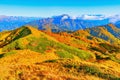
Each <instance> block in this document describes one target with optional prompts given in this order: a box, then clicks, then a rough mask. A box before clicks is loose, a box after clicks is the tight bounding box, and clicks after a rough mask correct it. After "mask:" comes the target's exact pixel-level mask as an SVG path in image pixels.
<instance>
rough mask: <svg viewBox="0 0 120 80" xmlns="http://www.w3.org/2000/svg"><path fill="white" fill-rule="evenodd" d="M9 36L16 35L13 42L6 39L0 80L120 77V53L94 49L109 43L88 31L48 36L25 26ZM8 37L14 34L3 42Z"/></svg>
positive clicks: (2, 54)
mask: <svg viewBox="0 0 120 80" xmlns="http://www.w3.org/2000/svg"><path fill="white" fill-rule="evenodd" d="M26 31H27V32H26ZM13 33H14V34H13ZM26 33H27V34H26ZM9 34H12V38H11V39H12V42H10V41H9V43H6V40H5V41H4V42H5V43H6V45H5V46H4V47H3V48H2V49H1V52H0V53H1V54H0V66H2V67H0V79H9V80H10V79H11V80H14V79H18V80H19V79H25V80H27V79H36V80H39V79H41V80H42V79H47V80H50V79H53V80H66V79H70V80H77V79H78V80H79V79H83V80H89V79H93V80H100V79H101V80H102V79H110V80H111V79H112V80H115V79H119V77H120V75H119V74H120V70H118V69H119V67H120V65H119V63H117V62H119V60H118V59H116V57H115V56H116V53H112V55H109V53H108V54H103V53H99V54H98V52H99V51H96V50H94V51H96V52H97V53H95V52H94V51H92V50H90V47H91V45H92V46H98V47H100V45H99V44H100V43H106V41H105V40H102V39H100V38H96V37H93V36H91V35H90V34H89V33H88V32H85V31H80V32H79V31H78V32H76V33H73V34H67V33H60V34H53V33H46V34H45V33H43V32H41V31H38V30H36V29H34V28H32V27H22V28H19V29H17V30H14V31H10V32H9ZM47 34H48V35H50V36H48V35H47ZM81 34H82V36H81ZM83 35H84V36H83ZM51 36H52V37H51ZM88 36H89V37H88ZM7 37H11V35H7V36H5V37H4V38H3V39H6V38H7ZM88 38H89V39H88ZM91 38H92V39H91ZM107 44H109V43H107ZM102 46H103V45H102ZM105 46H106V44H105ZM108 46H109V45H108ZM83 47H84V48H83ZM78 48H79V49H78ZM107 48H108V47H107ZM111 48H113V46H111ZM116 48H117V47H115V49H116ZM81 49H82V50H81ZM102 49H103V48H102ZM108 49H109V48H108ZM108 49H106V50H108ZM91 51H92V52H91ZM93 53H95V54H93ZM96 54H97V56H96ZM113 55H114V56H113ZM98 57H99V59H98V60H96V58H98ZM106 57H107V58H108V57H109V58H108V59H107V58H106ZM117 57H118V58H119V55H118V56H117ZM105 59H106V60H105ZM111 60H113V61H115V62H113V61H111ZM86 61H87V62H86ZM89 61H90V62H89ZM91 61H92V62H93V63H91ZM110 63H111V64H112V65H114V66H111V65H110Z"/></svg>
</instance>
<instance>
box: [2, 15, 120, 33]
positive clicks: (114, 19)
mask: <svg viewBox="0 0 120 80" xmlns="http://www.w3.org/2000/svg"><path fill="white" fill-rule="evenodd" d="M119 21H120V18H119V15H115V16H109V17H106V16H104V15H82V16H78V17H75V16H73V17H72V16H69V15H67V14H63V15H59V16H52V17H49V18H40V17H22V16H18V17H17V16H4V15H1V16H0V31H4V30H13V29H16V28H18V27H20V26H23V25H31V26H34V27H36V28H38V29H40V30H45V29H46V28H48V27H50V28H51V30H52V31H53V32H61V31H76V30H79V29H86V28H91V27H96V26H102V25H107V24H109V23H112V24H114V25H116V26H117V27H118V28H119Z"/></svg>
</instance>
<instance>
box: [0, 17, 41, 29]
mask: <svg viewBox="0 0 120 80" xmlns="http://www.w3.org/2000/svg"><path fill="white" fill-rule="evenodd" d="M38 19H40V18H38V17H22V16H4V15H1V16H0V31H3V30H13V29H16V28H18V27H21V26H23V25H25V24H26V23H28V22H31V21H34V20H38Z"/></svg>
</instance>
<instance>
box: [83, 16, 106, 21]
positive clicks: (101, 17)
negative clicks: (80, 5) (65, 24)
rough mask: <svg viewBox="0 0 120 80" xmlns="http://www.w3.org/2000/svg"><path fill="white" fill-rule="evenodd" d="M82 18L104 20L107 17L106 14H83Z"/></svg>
mask: <svg viewBox="0 0 120 80" xmlns="http://www.w3.org/2000/svg"><path fill="white" fill-rule="evenodd" d="M81 18H82V19H84V20H103V19H105V16H104V15H82V16H81Z"/></svg>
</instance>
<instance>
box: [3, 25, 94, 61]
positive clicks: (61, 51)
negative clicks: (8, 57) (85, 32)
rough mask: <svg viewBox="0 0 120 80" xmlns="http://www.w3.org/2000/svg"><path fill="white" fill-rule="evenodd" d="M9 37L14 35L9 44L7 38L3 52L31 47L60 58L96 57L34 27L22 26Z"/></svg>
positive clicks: (33, 49)
mask: <svg viewBox="0 0 120 80" xmlns="http://www.w3.org/2000/svg"><path fill="white" fill-rule="evenodd" d="M13 33H14V34H13ZM9 37H12V41H11V40H10V41H9V44H8V43H7V42H6V40H5V42H6V44H5V46H3V48H2V52H3V54H4V53H7V52H11V51H12V50H24V49H30V50H31V51H35V52H39V53H48V52H52V53H55V54H56V55H57V56H59V57H60V58H75V57H78V58H80V59H85V60H87V59H88V60H89V59H91V58H93V59H94V54H92V53H91V52H89V51H83V50H80V49H77V48H75V47H72V46H68V45H65V44H63V43H60V42H58V41H57V40H56V39H54V38H52V37H50V36H48V35H46V34H45V33H43V32H41V31H38V30H37V29H35V28H32V27H21V28H19V29H16V30H14V31H11V35H9Z"/></svg>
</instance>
